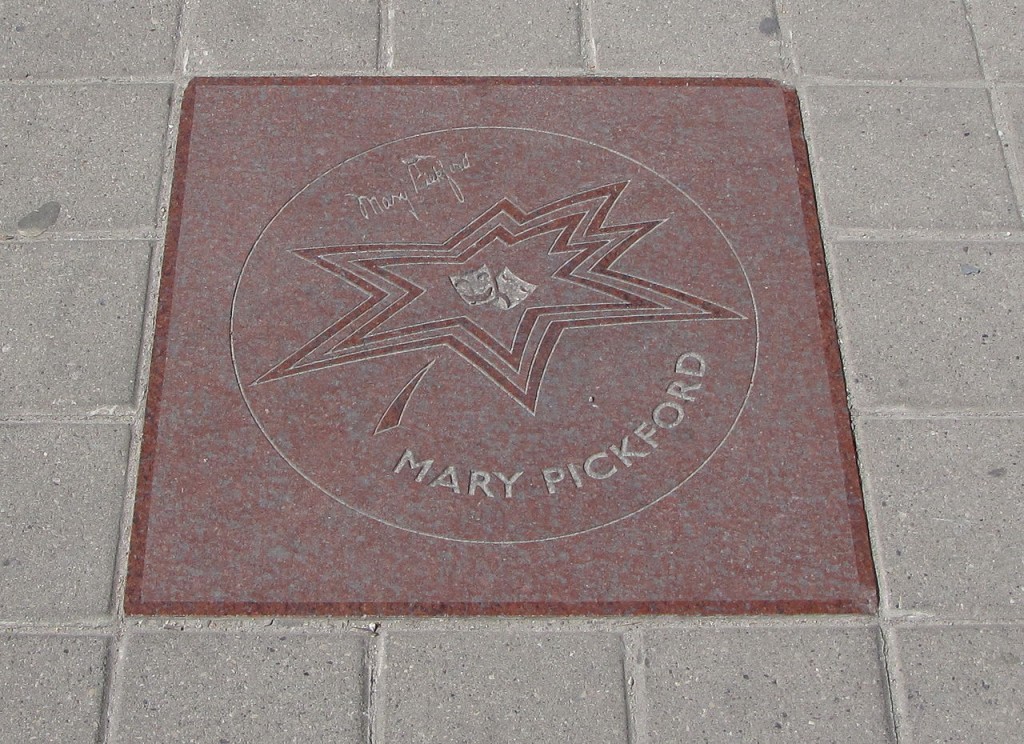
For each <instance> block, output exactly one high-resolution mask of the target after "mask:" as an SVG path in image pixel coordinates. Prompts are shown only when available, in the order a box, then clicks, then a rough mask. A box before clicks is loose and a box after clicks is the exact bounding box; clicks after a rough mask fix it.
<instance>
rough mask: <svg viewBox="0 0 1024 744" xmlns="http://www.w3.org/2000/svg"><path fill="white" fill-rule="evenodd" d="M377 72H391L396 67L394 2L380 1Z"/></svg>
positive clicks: (391, 0)
mask: <svg viewBox="0 0 1024 744" xmlns="http://www.w3.org/2000/svg"><path fill="white" fill-rule="evenodd" d="M378 13H379V21H378V26H377V72H390V71H391V70H392V69H393V68H394V66H395V5H394V0H378Z"/></svg>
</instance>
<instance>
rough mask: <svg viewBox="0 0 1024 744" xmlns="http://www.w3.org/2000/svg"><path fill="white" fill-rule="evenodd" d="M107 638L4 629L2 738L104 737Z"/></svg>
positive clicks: (86, 743)
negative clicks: (102, 707)
mask: <svg viewBox="0 0 1024 744" xmlns="http://www.w3.org/2000/svg"><path fill="white" fill-rule="evenodd" d="M106 663H107V641H106V639H104V638H96V637H89V636H77V637H73V636H42V635H40V636H36V635H15V634H12V633H4V634H3V635H0V721H3V725H2V726H0V741H4V742H10V744H24V743H25V742H53V744H78V743H79V742H81V744H94V742H96V741H98V740H99V732H100V716H101V715H102V710H101V706H102V700H103V684H104V681H103V680H104V674H105V672H106Z"/></svg>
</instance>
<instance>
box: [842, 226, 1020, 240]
mask: <svg viewBox="0 0 1024 744" xmlns="http://www.w3.org/2000/svg"><path fill="white" fill-rule="evenodd" d="M822 234H823V237H824V239H825V242H826V243H829V242H849V243H853V242H875V243H881V242H900V243H929V242H930V243H982V242H984V243H1021V242H1024V231H1022V230H1019V229H1013V230H942V229H939V230H935V229H876V228H856V227H852V228H851V227H828V228H824V229H823V230H822Z"/></svg>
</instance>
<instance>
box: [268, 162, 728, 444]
mask: <svg viewBox="0 0 1024 744" xmlns="http://www.w3.org/2000/svg"><path fill="white" fill-rule="evenodd" d="M627 186H628V182H620V183H612V184H607V185H604V186H600V187H598V188H594V189H589V190H586V191H582V192H580V193H577V194H573V195H571V196H566V197H564V198H562V199H558V200H556V201H553V202H551V203H549V204H545V205H543V206H541V207H538V208H536V209H534V210H533V211H529V212H527V211H525V210H523V209H522V208H520V207H519V205H517V204H516V203H515V202H513V201H512V200H511V199H507V198H506V199H501V200H500V201H498V202H497V203H495V204H494V205H493V206H491V207H490V208H488V209H486V210H485V211H484V212H483V213H482V214H480V215H479V216H478V217H476V218H475V219H473V220H472V221H470V222H469V224H467V225H466V226H465V227H463V228H462V229H460V230H458V231H457V232H455V234H453V235H451V236H450V237H449V238H448V239H447V240H445V241H444V242H442V243H401V244H357V245H336V246H316V247H308V248H297V249H294V250H293V251H292V252H293V253H294V254H295V255H296V256H297V257H298V258H301V259H303V260H305V261H309V262H310V263H312V264H313V265H315V266H317V267H318V268H320V269H322V270H324V271H327V272H329V273H330V274H332V275H334V276H336V277H337V278H338V279H339V280H341V281H344V282H346V283H347V284H349V285H350V286H351V287H353V288H355V289H357V290H359V291H360V292H361V293H362V294H363V295H365V298H364V299H363V300H362V301H361V302H359V303H358V304H357V305H356V306H355V307H351V308H346V310H345V312H343V313H342V315H341V316H340V317H339V318H338V319H337V320H336V321H335V322H334V323H332V324H331V325H329V326H328V327H327V328H324V329H323V330H322V331H321V332H320V333H318V334H317V335H316V336H314V337H313V338H311V339H309V340H308V341H307V342H306V343H304V344H303V345H302V346H300V347H299V348H298V349H296V350H295V351H294V352H293V353H291V354H290V355H288V357H286V358H285V359H283V360H281V361H280V362H278V363H277V364H275V365H274V366H273V367H272V368H271V369H269V370H267V371H266V372H265V373H264V374H263V375H261V376H260V377H259V378H258V379H256V380H255V381H254V382H253V384H257V385H258V384H265V383H268V382H271V381H274V380H281V379H284V378H288V377H292V376H295V375H301V374H308V373H311V372H316V371H321V370H326V369H330V368H334V367H339V366H342V365H346V364H355V363H358V362H361V361H365V360H368V359H376V358H381V357H387V356H390V355H394V354H402V353H411V352H417V351H427V350H437V351H440V350H449V351H451V352H453V353H455V354H457V355H459V356H460V357H462V358H463V359H464V360H465V361H466V362H468V363H469V364H471V365H473V367H475V368H476V369H477V370H478V371H479V372H480V373H481V374H483V375H484V376H485V377H487V378H488V379H490V380H491V381H492V382H494V383H495V384H496V385H497V386H498V387H500V388H501V389H502V390H504V391H505V393H507V394H508V395H509V396H510V397H511V398H512V399H513V400H514V401H516V402H517V403H518V404H520V405H521V406H522V407H523V408H525V409H526V410H527V411H529V412H530V413H531V414H533V413H535V411H536V407H537V399H538V395H539V393H540V389H541V385H542V383H543V380H544V375H545V371H546V368H547V365H548V362H549V361H550V359H551V356H552V354H553V353H554V351H555V347H556V345H557V343H558V339H559V338H560V336H561V335H562V333H564V332H566V331H568V330H574V329H582V328H587V327H593V326H609V325H626V324H633V323H651V322H666V321H694V320H713V319H743V318H744V316H743V315H741V314H740V313H737V312H736V311H734V310H730V309H729V308H727V307H724V306H722V305H720V304H717V303H714V302H711V301H710V300H707V299H705V298H702V297H698V296H696V295H693V294H690V293H687V292H683V291H681V290H679V289H676V288H674V287H668V286H665V285H663V284H659V283H658V282H656V281H653V280H652V279H649V278H645V277H639V276H632V275H630V274H629V273H627V272H625V271H623V270H621V269H618V268H616V262H617V261H618V260H619V259H620V258H622V257H623V256H624V255H625V254H626V253H627V252H628V251H630V250H631V249H634V248H635V247H636V246H638V245H640V244H641V243H642V241H643V240H644V239H645V238H646V237H647V236H649V235H650V234H651V233H652V232H654V231H655V230H657V228H658V227H659V226H660V225H661V224H662V223H663V222H664V220H650V221H643V222H635V223H628V224H609V223H608V218H609V214H610V213H611V211H612V209H613V207H614V206H615V204H616V202H617V201H618V200H619V198H620V197H621V196H622V193H623V191H624V190H625V189H626V187H627ZM496 254H500V259H501V260H517V261H518V262H517V269H516V271H517V272H519V273H523V274H525V273H526V271H528V270H532V271H533V272H534V274H533V275H531V276H525V277H524V278H522V279H520V278H519V277H518V276H515V275H512V276H515V278H516V279H517V280H519V281H521V282H523V284H524V285H525V284H527V283H529V286H530V287H532V289H531V290H530V292H529V293H526V296H525V297H523V298H522V299H521V300H520V301H519V302H517V303H516V306H515V309H514V310H513V311H510V310H509V308H505V309H504V312H502V311H501V310H499V309H498V307H495V306H494V303H478V304H473V303H467V302H466V301H465V294H466V291H465V290H460V291H459V292H456V291H455V289H459V287H458V286H456V287H454V288H453V284H457V283H456V282H455V281H454V278H461V277H462V276H468V275H469V274H471V273H472V272H473V271H475V270H477V267H480V266H481V265H486V263H487V257H488V255H491V257H492V258H493V257H494V255H496ZM497 265H500V264H497ZM510 274H511V271H510ZM460 295H461V296H460ZM505 304H508V303H505ZM436 359H437V357H436V356H435V358H434V360H432V361H430V362H429V363H428V364H427V365H426V366H424V367H423V368H422V369H421V370H420V371H419V372H418V373H417V374H416V375H415V376H414V377H413V378H412V379H411V380H410V381H409V382H408V383H407V384H406V385H405V387H404V388H403V389H402V390H401V391H400V392H399V394H398V396H397V397H396V398H395V400H394V401H393V402H392V404H391V405H390V406H389V407H388V409H387V410H386V411H385V413H384V415H383V416H382V417H381V420H380V423H379V424H378V426H377V429H376V432H375V433H380V432H381V431H385V430H387V429H391V428H393V427H395V426H397V425H398V424H399V423H400V421H401V418H402V413H403V411H404V409H405V406H406V405H407V404H408V402H409V398H410V397H411V396H412V394H413V393H414V392H415V390H416V387H417V386H418V385H419V383H420V382H421V381H422V379H423V376H424V375H426V373H427V372H428V371H429V369H430V367H431V365H432V364H433V363H434V362H435V361H436Z"/></svg>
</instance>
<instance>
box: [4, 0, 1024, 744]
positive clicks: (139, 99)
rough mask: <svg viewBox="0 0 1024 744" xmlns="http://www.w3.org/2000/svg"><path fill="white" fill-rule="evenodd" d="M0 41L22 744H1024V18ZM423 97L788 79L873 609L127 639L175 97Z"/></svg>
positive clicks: (308, 13) (257, 9)
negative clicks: (831, 306) (663, 81)
mask: <svg viewBox="0 0 1024 744" xmlns="http://www.w3.org/2000/svg"><path fill="white" fill-rule="evenodd" d="M325 8H326V9H325ZM0 39H2V45H0V77H2V79H3V81H4V82H0V102H2V110H3V111H4V117H3V123H2V124H0V128H2V131H3V139H2V147H0V174H2V182H3V193H2V196H0V234H3V236H4V241H3V242H0V298H2V304H0V625H2V644H0V656H2V659H3V662H2V665H0V721H3V722H4V723H3V725H0V741H4V742H17V743H19V744H20V743H21V742H28V741H53V742H62V743H67V742H79V741H82V742H94V741H101V742H136V741H149V742H165V741H166V742H192V741H195V742H214V743H218V744H219V743H226V742H286V741H296V742H299V741H301V742H321V741H322V742H373V744H392V743H397V742H445V741H450V742H473V743H474V744H475V743H476V742H485V741H500V742H530V743H531V744H533V743H534V742H548V741H550V742H567V741H568V742H586V743H587V744H595V743H597V742H615V743H622V744H625V743H626V742H629V744H654V743H655V742H675V741H708V742H721V741H738V742H755V741H756V742H760V741H792V742H819V741H820V742H832V741H835V742H899V743H900V744H908V743H910V742H933V741H949V742H994V743H997V744H998V743H1001V742H1012V741H1018V740H1020V737H1021V733H1020V730H1021V727H1022V726H1024V500H1022V498H1021V497H1022V495H1024V456H1022V454H1021V452H1022V447H1024V382H1022V380H1024V362H1022V361H1021V355H1022V354H1024V320H1022V317H1021V316H1022V311H1024V301H1022V297H1024V293H1022V290H1021V287H1022V286H1024V223H1022V210H1021V205H1022V204H1024V7H1021V6H1020V5H1019V4H1018V3H1016V2H1015V1H1014V0H963V1H961V0H952V1H949V0H946V1H944V2H935V1H934V0H931V1H928V2H926V1H925V0H903V1H902V2H896V3H893V2H883V1H882V0H863V1H862V2H860V3H856V4H851V3H844V2H834V1H832V0H819V1H818V2H811V1H810V0H776V1H775V2H772V0H738V1H737V2H732V3H727V4H712V3H698V2H692V1H691V0H683V1H681V2H675V3H668V2H652V1H651V0H578V2H577V0H548V1H547V2H540V1H539V0H519V2H515V3H495V2H471V1H470V0H440V1H438V2H426V1H425V0H417V1H414V0H380V2H377V1H376V0H343V1H340V2H336V3H322V2H320V3H316V2H307V1H306V0H297V2H293V3H288V4H285V3H270V2H263V1H262V0H260V1H257V2H242V0H228V1H227V2H220V3H214V2H208V1H206V0H190V1H188V2H185V3H184V7H182V4H181V2H173V1H170V0H167V1H164V2H159V1H158V0H153V1H152V2H147V3H141V2H140V3H130V2H127V1H126V0H108V1H106V2H102V1H98V2H89V3H77V4H75V3H62V2H57V0H48V1H47V2H40V3H28V2H9V3H5V4H4V5H3V6H0ZM422 73H445V74H461V73H474V74H492V73H493V74H519V73H523V74H539V75H548V74H552V75H582V74H603V75H618V74H630V75H646V74H657V75H680V76H744V77H749V76H756V77H769V78H774V79H778V80H783V81H785V82H787V83H789V84H791V85H793V86H795V87H796V89H797V90H798V92H799V95H800V98H801V102H802V105H803V112H804V119H805V125H806V129H807V136H808V140H809V147H810V151H811V156H812V168H813V171H814V177H815V183H816V187H817V189H818V200H819V208H820V212H821V214H820V216H821V221H822V226H823V232H824V236H825V242H826V249H827V251H828V255H829V260H830V271H831V275H832V282H833V291H834V295H835V301H836V311H837V317H838V320H839V323H840V336H841V341H842V345H843V353H844V358H845V367H846V375H847V384H848V386H849V390H850V394H851V407H852V411H853V414H854V421H855V426H856V435H857V443H858V448H859V456H860V463H861V472H862V476H863V479H864V489H865V498H866V504H867V509H868V515H869V519H870V523H871V530H872V542H873V548H874V555H875V561H876V564H877V568H878V572H879V585H880V590H881V607H880V609H879V612H878V614H877V616H875V617H854V616H828V617H817V616H816V617H782V618H778V617H776V618H761V617H751V618H687V617H654V618H641V619H633V618H617V619H614V618H613V619H601V620H591V619H584V618H576V619H543V620H539V619H536V620H535V619H498V618H496V619H480V620H476V619H460V620H448V619H436V620H413V619H391V618H371V619H360V620H328V619H315V620H304V619H295V618H289V619H269V618H263V619H216V620H210V619H202V618H188V619H147V620H138V619H134V618H130V619H126V618H125V617H124V615H123V612H122V610H121V606H122V593H123V583H124V573H125V564H126V555H127V549H128V529H129V526H130V521H131V514H132V503H133V496H134V480H135V472H136V469H137V466H138V451H139V444H140V441H139V440H140V435H141V427H142V418H143V410H144V402H145V396H146V380H147V377H148V365H149V357H150V348H151V341H152V335H153V314H154V311H155V299H156V294H157V290H158V287H157V279H158V277H159V266H160V260H161V250H162V239H163V234H164V229H165V218H166V213H167V200H168V192H169V188H170V182H171V167H172V162H173V146H174V142H175V135H176V123H177V118H178V106H179V103H180V97H181V94H182V91H183V90H184V86H185V85H186V83H187V82H188V80H189V79H190V78H191V77H192V76H194V75H279V74H281V75H284V74H289V75H292V74H298V75H343V74H422ZM51 201H55V202H59V203H60V205H61V214H60V217H59V219H58V220H57V222H56V224H54V225H53V226H52V227H49V228H48V229H46V230H45V232H42V233H41V234H39V235H37V236H34V237H33V236H32V233H33V232H36V230H34V229H32V228H33V225H32V224H30V223H32V222H33V220H27V221H22V223H21V230H20V231H19V226H18V223H19V221H20V220H23V218H25V217H26V216H27V215H29V214H30V213H31V212H33V211H34V210H36V209H38V208H39V207H40V206H41V205H42V204H44V203H46V202H51ZM36 222H39V221H36ZM40 226H41V225H40ZM37 229H38V228H37Z"/></svg>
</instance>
